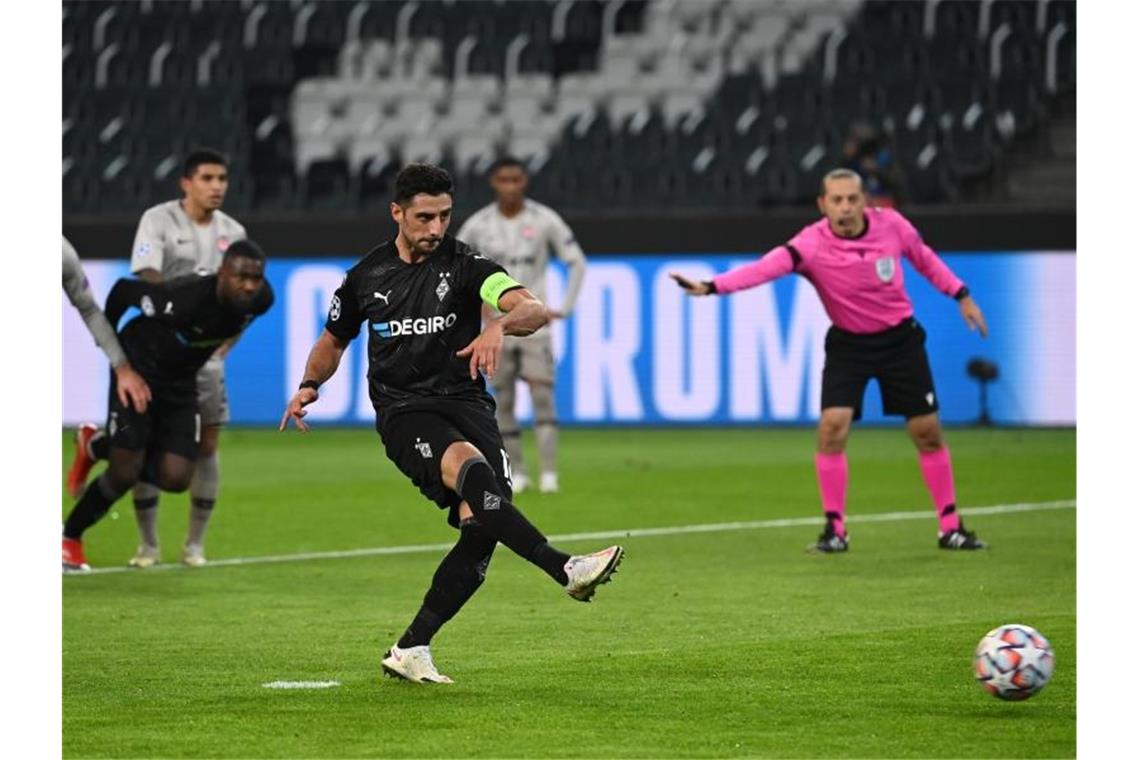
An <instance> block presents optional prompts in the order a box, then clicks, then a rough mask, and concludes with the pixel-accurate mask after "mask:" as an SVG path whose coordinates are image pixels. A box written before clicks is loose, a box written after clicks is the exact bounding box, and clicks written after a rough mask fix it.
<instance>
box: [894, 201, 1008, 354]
mask: <svg viewBox="0 0 1140 760" xmlns="http://www.w3.org/2000/svg"><path fill="white" fill-rule="evenodd" d="M896 219H897V223H898V226H899V229H900V231H901V235H902V240H903V256H906V258H907V259H908V260H909V261H910V263H911V264H913V265H914V268H915V269H916V270H917V271H918V273H919V274H921V275H922V276H923V277H925V278H926V279H927V281H929V282H930V284H931V285H933V286H934V287H935V288H937V289H938V290H939V291H941V292H942V293H945V294H946V295H948V296H951V297H953V298H954V300H955V301H957V302H958V311H959V312H961V314H962V319H963V320H965V322H966V325H967V326H968V327H969V328H970V329H971V330H977V331H978V332H979V333H980V334H981V336H982V337H983V338H985V337H986V336H988V335H989V328H988V327H987V325H986V317H985V315H984V314H982V309H981V307H980V306H978V304H977V303H976V302H975V301H974V298H973V296H971V295H970V289H969V288H967V287H966V284H965V283H964V282H962V280H961V279H960V278H959V277H958V276H957V275H956V274H954V272H953V270H951V269H950V267H949V266H947V264H946V262H945V261H943V260H942V258H941V257H940V256H939V255H938V254H936V253H935V252H934V250H933V249H932V248H931V247H930V246H928V245H927V244H926V242H925V241H923V239H922V236H921V235H919V234H918V230H916V229H915V228H914V225H912V224H911V223H910V222H909V221H908V220H907V219H906V217H904V216H902V215H901V214H897V215H896Z"/></svg>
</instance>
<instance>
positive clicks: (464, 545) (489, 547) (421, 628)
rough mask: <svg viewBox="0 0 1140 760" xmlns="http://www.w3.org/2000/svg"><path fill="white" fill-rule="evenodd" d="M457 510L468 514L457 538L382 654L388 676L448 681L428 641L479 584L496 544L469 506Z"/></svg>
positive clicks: (461, 524)
mask: <svg viewBox="0 0 1140 760" xmlns="http://www.w3.org/2000/svg"><path fill="white" fill-rule="evenodd" d="M463 506H466V505H463ZM461 512H465V513H466V514H467V515H468V517H466V518H461V522H460V525H459V540H458V541H456V542H455V546H453V547H452V548H451V551H450V552H448V553H447V556H446V557H444V558H443V561H442V562H440V563H439V567H438V568H436V571H435V575H434V576H432V579H431V587H430V588H429V589H428V592H427V594H425V595H424V601H423V604H421V605H420V609H419V611H418V612H417V613H416V616H415V618H413V619H412V622H411V624H410V625H409V626H408V628H407V630H406V631H404V635H403V636H401V637H400V639H399V641H397V642H396V644H395V646H393V647H391V648H390V649H389V650H388V651H387V652H386V653H385V655H384V659H383V660H382V662H381V666H382V667H383V669H384V672H385V673H387V674H389V675H392V676H396V677H398V678H404V679H407V680H409V681H418V682H421V683H451V682H452V681H451V679H450V678H448V677H447V676H445V675H443V674H442V673H440V672H439V671H438V670H437V669H436V667H435V663H434V661H433V660H432V657H431V649H430V648H429V647H430V646H431V640H432V637H434V636H435V634H436V633H437V632H438V631H439V629H440V628H441V627H442V626H443V624H444V623H446V622H447V621H448V620H451V618H453V617H455V615H456V613H458V612H459V610H460V609H462V608H463V605H465V604H466V603H467V601H468V600H469V599H470V598H471V597H472V596H473V595H474V594H475V592H476V591H478V590H479V587H480V586H482V585H483V579H484V578H485V577H486V576H487V567H488V566H489V565H490V563H491V555H492V554H493V553H494V551H495V545H496V543H497V542H496V541H495V539H494V538H492V537H491V536H490V535H488V534H487V532H486V531H484V530H483V529H482V526H480V525H479V523H478V522H477V521H476V520H475V519H474V517H471V516H470V509H464V510H461Z"/></svg>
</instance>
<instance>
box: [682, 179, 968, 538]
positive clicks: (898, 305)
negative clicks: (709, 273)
mask: <svg viewBox="0 0 1140 760" xmlns="http://www.w3.org/2000/svg"><path fill="white" fill-rule="evenodd" d="M817 205H818V207H819V210H820V212H821V213H822V214H823V216H824V218H823V219H820V220H819V221H817V222H814V223H812V224H809V225H808V226H806V227H804V228H803V229H802V230H800V231H799V233H798V234H796V236H795V237H793V238H792V239H791V240H789V241H788V242H787V243H785V244H784V245H780V246H777V247H776V248H773V249H772V250H771V251H769V252H768V253H767V254H766V255H764V256H763V257H761V258H760V259H759V260H757V261H755V262H753V263H750V264H745V265H744V266H741V267H737V268H736V269H733V270H731V271H729V272H726V273H724V274H721V275H718V276H716V277H714V278H713V279H712V280H710V281H706V282H700V283H694V282H690V281H689V280H686V279H685V278H684V277H682V276H680V275H678V274H673V275H672V277H673V279H675V280H676V281H677V283H678V284H680V285H681V287H682V288H684V289H685V291H686V292H688V293H689V294H690V295H694V296H705V295H710V294H714V293H716V294H728V293H735V292H736V291H738V290H744V289H746V288H754V287H756V286H758V285H763V284H764V283H766V282H770V281H772V280H775V279H777V278H779V277H782V276H784V275H786V274H791V273H793V272H794V273H796V274H801V275H803V276H804V277H805V278H807V280H808V281H809V282H811V284H812V285H814V286H815V289H816V291H817V292H818V293H819V297H820V300H821V301H822V302H823V308H824V310H826V311H827V315H828V317H830V319H831V322H832V327H831V329H830V330H828V333H827V337H826V340H825V344H824V345H825V351H826V360H825V362H824V367H823V393H822V395H823V398H822V403H821V406H822V412H821V414H820V418H819V450H818V453H817V454H816V459H815V464H816V475H817V477H818V479H819V490H820V496H821V499H822V502H823V513H824V516H825V525H824V530H823V533H822V534H821V535H820V537H819V539H818V540H817V541H816V543H815V544H813V545H812V546H810V547H809V548H810V549H814V550H816V551H820V552H827V553H832V552H844V551H847V548H848V542H849V537H848V535H847V529H846V526H845V524H844V515H845V513H846V506H847V505H846V499H847V455H846V453H845V452H846V448H847V436H848V433H849V432H850V430H851V423H852V422H854V421H855V420H858V419H859V418H860V417H861V416H862V410H863V395H864V391H865V390H866V388H867V383H868V382H869V381H870V380H871V379H872V378H874V379H875V380H877V381H878V383H879V390H880V392H881V394H882V399H883V411H884V412H885V413H886V414H892V415H901V416H903V417H905V418H906V430H907V433H908V434H909V435H910V438H911V440H912V441H914V445H915V447H916V448H917V449H918V461H919V468H920V469H921V470H922V477H923V480H924V481H925V483H926V487H927V489H928V490H929V491H930V498H931V500H932V501H933V502H934V508H935V510H936V511H937V515H938V546H939V548H942V549H950V550H971V549H984V548H985V547H986V544H985V542H984V541H982V540H981V539H979V538H978V537H977V535H976V534H974V533H973V532H971V531H968V530H966V528H965V526H964V525H963V523H962V518H961V516H960V515H959V514H958V507H957V497H956V496H955V494H954V473H953V470H952V468H951V464H950V450H949V448H947V446H946V444H945V441H944V440H943V438H942V426H941V424H940V423H939V421H938V397H937V395H935V392H934V379H933V377H932V375H931V372H930V362H929V361H928V359H927V356H926V347H925V346H926V331H925V330H923V329H922V325H920V324H919V323H918V321H917V320H915V318H914V307H913V306H912V305H911V302H910V298H909V297H908V296H907V294H906V289H905V288H904V287H903V270H902V258H903V257H906V259H907V260H908V261H910V263H911V264H913V265H914V268H915V269H916V270H918V272H919V274H921V275H922V276H923V277H925V278H926V279H927V280H929V281H930V283H931V284H932V285H934V287H935V288H937V289H938V290H939V291H941V292H942V293H944V294H945V295H946V296H948V297H952V298H953V299H954V300H955V301H957V302H958V308H959V310H960V311H961V313H962V318H963V319H964V320H965V322H966V324H967V326H969V328H970V329H971V330H975V329H976V330H978V331H979V332H980V333H981V335H982V337H983V338H984V337H986V334H987V328H986V320H985V317H984V316H983V315H982V310H981V309H980V308H978V305H977V304H976V303H974V299H973V298H972V297H971V296H970V290H969V288H967V287H966V285H965V284H964V283H963V282H962V281H961V280H960V279H958V277H957V276H955V275H954V273H953V272H951V271H950V268H949V267H948V266H946V264H945V263H944V262H943V261H942V260H941V259H940V258H938V256H937V255H936V254H935V253H934V251H932V250H931V249H930V247H929V246H927V245H926V244H925V243H924V242H923V241H922V238H921V237H920V236H919V234H918V232H917V231H916V230H915V228H914V226H913V225H911V223H910V222H909V221H907V219H906V217H904V216H903V215H902V214H900V213H899V212H897V211H895V210H893V209H884V208H875V209H870V210H868V209H867V207H866V197H865V195H864V193H863V185H862V181H861V180H860V178H859V175H858V174H856V173H855V172H853V171H851V170H849V169H835V170H833V171H831V172H828V173H827V175H826V176H824V178H823V180H822V181H821V183H820V189H819V198H818V200H817Z"/></svg>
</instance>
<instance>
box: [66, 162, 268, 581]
mask: <svg viewBox="0 0 1140 760" xmlns="http://www.w3.org/2000/svg"><path fill="white" fill-rule="evenodd" d="M179 184H180V186H181V189H182V198H181V199H180V200H173V201H167V202H166V203H161V204H159V205H157V206H154V207H152V208H149V209H147V210H146V211H145V212H143V215H142V218H141V219H140V220H139V226H138V230H137V231H136V232H135V242H134V248H133V249H132V255H131V272H133V273H134V274H136V275H138V276H139V278H141V279H143V280H145V281H147V282H163V281H166V280H171V279H174V278H176V277H181V276H183V275H187V274H213V273H214V272H216V271H217V270H218V266H219V265H220V264H221V261H222V255H223V254H224V253H225V251H226V248H227V247H228V246H229V245H230V244H232V243H234V242H236V241H238V240H244V239H245V237H246V232H245V228H244V227H242V226H241V225H240V224H238V223H237V222H236V221H235V220H234V219H233V218H232V217H230V216H228V215H227V214H226V213H225V212H223V211H222V210H221V206H222V202H223V201H224V200H225V197H226V189H227V188H228V186H229V174H228V163H227V159H226V157H225V156H223V155H222V154H221V153H218V152H217V151H214V150H209V149H200V150H195V151H193V152H191V153H190V154H189V155H188V156H187V157H186V159H185V161H184V162H183V165H182V178H181V180H180V183H179ZM231 347H232V343H229V342H227V343H225V344H223V345H221V346H219V347H218V350H217V352H216V353H215V354H214V356H211V357H210V360H209V361H207V362H206V364H205V366H203V367H202V369H201V371H200V372H199V373H198V409H199V412H200V413H201V415H202V436H201V440H200V442H199V448H198V458H197V461H196V463H195V467H194V478H193V480H192V481H191V483H190V520H189V528H188V530H187V537H186V543H185V545H184V546H183V552H182V561H183V562H184V563H186V564H187V565H190V566H193V567H199V566H201V565H204V564H205V563H206V555H205V549H204V544H205V536H206V526H207V525H208V524H209V521H210V517H211V515H213V512H214V506H215V504H216V502H217V498H218V487H219V483H220V479H221V469H220V467H219V463H218V434H219V433H220V431H221V428H222V426H223V425H225V423H227V422H229V417H230V410H229V403H228V402H227V400H226V386H225V367H224V364H223V358H224V357H225V354H226V353H227V352H228V351H229V349H230V348H231ZM80 443H81V444H82V445H80V446H78V447H77V453H76V461H75V464H74V465H73V468H74V469H75V470H76V471H77V472H78V473H81V474H82V477H83V478H86V476H87V473H88V472H89V471H90V469H91V467H92V466H93V465H94V463H95V460H96V459H105V458H106V452H107V443H106V440H105V439H102V436H101V435H100V434H99V433H98V432H97V428H95V426H94V425H87V426H84V427H83V428H81V429H80ZM158 496H159V489H158V488H157V487H156V486H155V484H153V483H151V482H149V481H147V480H146V479H145V477H144V479H143V480H141V481H139V483H138V485H137V486H135V491H134V506H135V519H136V522H137V523H138V529H139V547H138V550H137V552H136V553H135V556H134V557H133V558H131V560H130V562H129V564H130V565H131V566H132V567H138V568H147V567H151V566H153V565H155V564H157V563H158V562H159V561H160V557H161V555H160V552H159V547H158Z"/></svg>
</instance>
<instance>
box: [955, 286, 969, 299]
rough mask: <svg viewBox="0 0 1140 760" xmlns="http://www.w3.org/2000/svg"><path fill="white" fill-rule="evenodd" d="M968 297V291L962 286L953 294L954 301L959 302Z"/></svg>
mask: <svg viewBox="0 0 1140 760" xmlns="http://www.w3.org/2000/svg"><path fill="white" fill-rule="evenodd" d="M968 295H970V289H969V288H967V287H966V286H965V285H963V286H962V287H960V288H958V292H957V293H955V294H954V300H955V301H961V300H962V299H963V298H965V297H966V296H968Z"/></svg>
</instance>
